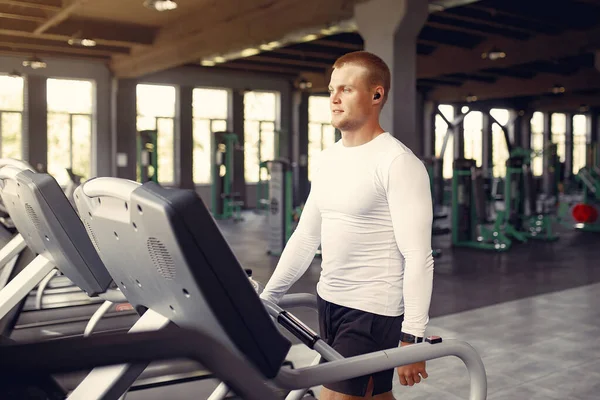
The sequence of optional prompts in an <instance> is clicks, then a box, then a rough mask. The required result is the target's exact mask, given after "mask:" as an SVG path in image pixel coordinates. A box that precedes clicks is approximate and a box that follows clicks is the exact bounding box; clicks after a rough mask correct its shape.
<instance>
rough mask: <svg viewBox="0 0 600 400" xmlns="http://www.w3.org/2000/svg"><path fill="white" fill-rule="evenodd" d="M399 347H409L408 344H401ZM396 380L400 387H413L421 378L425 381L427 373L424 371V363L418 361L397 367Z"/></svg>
mask: <svg viewBox="0 0 600 400" xmlns="http://www.w3.org/2000/svg"><path fill="white" fill-rule="evenodd" d="M401 346H410V343H404V342H402V343H401ZM397 369H398V378H400V384H401V385H402V386H413V385H414V384H415V383H420V382H421V378H423V379H427V377H428V376H429V375H427V371H426V370H425V361H420V362H417V363H414V364H408V365H403V366H401V367H398V368H397Z"/></svg>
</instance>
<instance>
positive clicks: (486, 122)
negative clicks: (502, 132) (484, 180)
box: [481, 109, 494, 177]
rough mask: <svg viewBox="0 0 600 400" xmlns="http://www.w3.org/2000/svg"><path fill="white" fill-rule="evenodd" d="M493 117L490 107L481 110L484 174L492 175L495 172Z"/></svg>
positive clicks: (482, 166) (482, 165) (482, 164)
mask: <svg viewBox="0 0 600 400" xmlns="http://www.w3.org/2000/svg"><path fill="white" fill-rule="evenodd" d="M492 124H493V123H492V118H491V117H490V110H489V109H482V110H481V168H482V169H483V174H484V176H488V177H491V176H493V172H494V158H493V147H492V143H493V141H492Z"/></svg>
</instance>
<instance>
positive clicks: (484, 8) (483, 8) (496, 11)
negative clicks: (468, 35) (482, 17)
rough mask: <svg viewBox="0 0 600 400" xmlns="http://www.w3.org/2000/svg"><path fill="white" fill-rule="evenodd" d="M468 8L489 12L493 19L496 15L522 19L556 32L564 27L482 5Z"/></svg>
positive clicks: (472, 5)
mask: <svg viewBox="0 0 600 400" xmlns="http://www.w3.org/2000/svg"><path fill="white" fill-rule="evenodd" d="M468 8H472V9H473V10H479V11H483V12H487V13H489V14H490V16H492V17H493V16H495V15H504V16H505V17H510V18H516V19H520V20H521V21H526V22H533V23H534V24H537V25H543V26H547V27H548V28H552V29H556V30H563V27H561V26H559V25H556V24H555V23H553V22H550V21H544V20H542V19H537V18H534V17H531V16H529V15H521V14H518V13H512V12H510V11H505V10H500V9H497V8H494V7H490V6H484V5H480V4H471V5H469V7H468Z"/></svg>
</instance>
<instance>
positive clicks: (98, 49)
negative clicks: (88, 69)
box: [0, 35, 130, 54]
mask: <svg viewBox="0 0 600 400" xmlns="http://www.w3.org/2000/svg"><path fill="white" fill-rule="evenodd" d="M0 42H2V43H4V45H5V46H6V47H14V48H15V49H17V48H22V49H31V50H35V49H38V48H39V49H43V48H45V47H48V46H51V47H53V48H60V49H62V50H64V51H65V52H70V53H78V52H81V50H85V51H84V52H85V53H87V51H89V52H90V54H94V53H101V54H104V53H106V54H114V53H121V54H129V51H130V49H129V47H117V46H103V45H99V46H95V47H81V46H71V45H69V44H67V43H66V42H64V41H60V42H58V41H53V40H44V39H40V38H24V37H16V36H7V35H0Z"/></svg>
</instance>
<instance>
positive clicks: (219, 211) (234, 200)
mask: <svg viewBox="0 0 600 400" xmlns="http://www.w3.org/2000/svg"><path fill="white" fill-rule="evenodd" d="M213 140H214V145H213V146H212V149H213V152H212V154H211V164H212V165H213V168H212V173H213V176H212V186H211V209H212V213H213V216H214V217H215V218H216V219H229V218H233V220H234V221H241V220H242V217H241V207H242V206H243V205H244V202H243V201H242V199H241V197H240V193H238V192H235V190H234V182H235V170H234V164H235V163H236V159H237V157H236V153H238V151H240V149H239V145H238V137H237V135H236V134H235V133H231V132H215V133H214V134H213Z"/></svg>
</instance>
